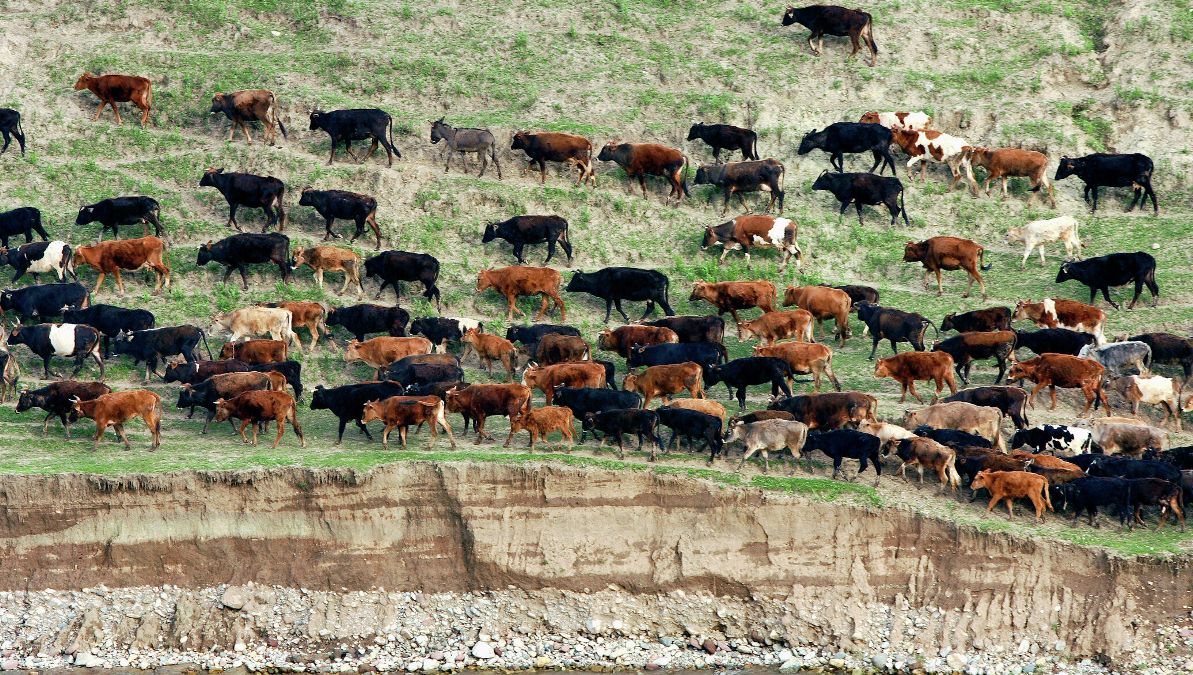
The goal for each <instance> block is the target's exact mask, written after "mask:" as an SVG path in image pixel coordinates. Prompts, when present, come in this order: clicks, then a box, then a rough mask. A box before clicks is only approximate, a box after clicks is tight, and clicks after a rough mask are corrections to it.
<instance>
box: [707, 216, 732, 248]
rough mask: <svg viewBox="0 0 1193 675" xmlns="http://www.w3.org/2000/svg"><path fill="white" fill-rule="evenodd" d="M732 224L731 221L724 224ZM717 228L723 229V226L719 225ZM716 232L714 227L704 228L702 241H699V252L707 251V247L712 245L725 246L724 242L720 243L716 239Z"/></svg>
mask: <svg viewBox="0 0 1193 675" xmlns="http://www.w3.org/2000/svg"><path fill="white" fill-rule="evenodd" d="M732 223H733V221H729V223H726V224H732ZM718 227H724V225H719V226H718ZM716 230H717V228H715V227H706V228H704V239H701V240H700V250H701V251H704V250H707V249H708V247H709V246H712V245H713V244H721V245H724V244H725V242H723V241H721V240H720V239H719V238H718V237H717V232H716Z"/></svg>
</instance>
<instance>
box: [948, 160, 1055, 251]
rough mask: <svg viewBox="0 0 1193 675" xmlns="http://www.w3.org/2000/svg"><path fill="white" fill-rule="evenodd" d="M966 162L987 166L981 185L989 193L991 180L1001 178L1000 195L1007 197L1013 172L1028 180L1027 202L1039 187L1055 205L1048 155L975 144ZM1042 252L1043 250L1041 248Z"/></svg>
mask: <svg viewBox="0 0 1193 675" xmlns="http://www.w3.org/2000/svg"><path fill="white" fill-rule="evenodd" d="M969 163H970V164H971V165H973V166H978V167H981V168H983V169H985V170H986V182H985V183H984V184H983V185H982V189H983V190H985V191H986V196H987V197H989V196H990V182H991V181H995V180H998V179H1000V178H1001V179H1002V198H1003V199H1006V198H1007V178H1009V177H1012V176H1015V177H1022V178H1026V179H1028V180H1029V181H1031V194H1030V195H1029V196H1028V198H1027V203H1028V205H1029V206H1030V205H1031V202H1032V200H1033V199H1035V196H1036V193H1037V192H1039V191H1040V190H1041V189H1043V190H1046V191H1047V193H1048V201H1049V203H1050V204H1051V206H1052V208H1054V209H1055V208H1056V195H1055V194H1054V193H1053V190H1052V183H1050V182H1048V174H1047V173H1046V172H1047V171H1048V155H1045V154H1044V153H1042V152H1036V151H1035V150H1020V149H1019V148H987V147H982V146H978V147H975V148H971V149H970V151H969ZM1041 253H1043V251H1041Z"/></svg>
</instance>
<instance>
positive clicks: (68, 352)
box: [8, 323, 104, 380]
mask: <svg viewBox="0 0 1193 675" xmlns="http://www.w3.org/2000/svg"><path fill="white" fill-rule="evenodd" d="M8 343H9V344H10V345H25V346H26V347H28V348H29V351H31V352H33V353H34V354H36V355H38V356H40V357H41V360H42V365H43V370H44V372H45V378H46V379H47V380H48V379H49V378H50V359H51V358H53V357H55V356H69V357H74V359H75V369H74V372H72V373H71V375H70V376H71V377H74V376H75V375H78V374H79V371H80V370H82V369H83V361H84V360H85V359H86V358H87V357H91V359H92V360H93V361H95V365H97V366H99V379H100V380H103V379H104V360H103V357H102V356H100V335H99V331H97V330H96V329H94V328H92V327H91V326H84V325H80V324H75V323H42V324H37V325H34V326H14V327H13V329H12V332H11V333H9V334H8Z"/></svg>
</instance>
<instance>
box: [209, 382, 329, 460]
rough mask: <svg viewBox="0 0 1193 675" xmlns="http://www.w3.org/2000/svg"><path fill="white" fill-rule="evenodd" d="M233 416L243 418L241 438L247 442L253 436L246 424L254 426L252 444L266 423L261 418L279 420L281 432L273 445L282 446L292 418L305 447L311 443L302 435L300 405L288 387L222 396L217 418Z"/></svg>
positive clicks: (292, 422) (301, 442)
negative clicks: (283, 437) (246, 433)
mask: <svg viewBox="0 0 1193 675" xmlns="http://www.w3.org/2000/svg"><path fill="white" fill-rule="evenodd" d="M229 417H235V418H237V419H239V420H240V429H238V431H239V432H240V439H241V440H243V441H244V442H245V443H248V442H249V439H248V438H246V437H245V435H244V428H245V427H247V426H249V425H250V424H251V425H252V426H253V440H252V444H253V445H256V444H257V427H259V426H262V425H259V424H257V422H269V421H273V422H276V423H277V425H278V436H277V438H275V439H273V447H274V448H276V447H278V443H281V442H282V434H283V433H284V432H285V431H286V421H287V420H289V421H290V426H292V427H294V433H295V434H297V435H298V441H299V443H300V444H301V445H302V447H304V448H305V447H307V440H306V438H304V437H303V435H302V427H301V426H299V425H298V406H297V405H296V404H295V403H294V397H293V396H291V395H290V394H288V393H286V392H284V391H271V390H265V391H246V392H245V393H243V394H241V395H239V396H236V397H233V398H230V399H227V400H225V399H222V398H221V399H218V400H217V401H216V402H215V421H217V422H223V421H224V420H226V419H228V418H229Z"/></svg>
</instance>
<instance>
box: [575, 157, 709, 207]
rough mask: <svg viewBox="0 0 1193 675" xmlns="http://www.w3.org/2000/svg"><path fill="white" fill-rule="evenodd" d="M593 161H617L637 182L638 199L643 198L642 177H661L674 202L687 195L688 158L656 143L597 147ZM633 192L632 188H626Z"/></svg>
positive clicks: (644, 179) (644, 183)
mask: <svg viewBox="0 0 1193 675" xmlns="http://www.w3.org/2000/svg"><path fill="white" fill-rule="evenodd" d="M597 159H599V160H601V161H602V162H617V165H618V166H620V167H621V168H622V169H623V170H624V171H625V173H626V177H627V178H629V179H630V180H633V179H634V178H637V179H638V185H639V186H641V187H642V196H643V197H646V196H647V194H646V177H647V176H648V175H649V176H662V177H663V178H666V179H667V181H668V182H670V183H671V194H669V195H668V197H675V201H676V202H680V201H682V200H683V198H684V196H685V195H686V196H689V197H690V196H691V194H690V193H689V192H688V181H687V180H686V179H685V178H684V172H685V170H686V169H687V168H688V158H687V157H684V154H683V153H682V152H680V151H679V150H676V149H675V148H669V147H667V146H665V145H659V144H658V143H617V142H609V143H606V144H605V147H603V148H601V154H599V155H597ZM630 191H631V192H633V187H631V188H630Z"/></svg>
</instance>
